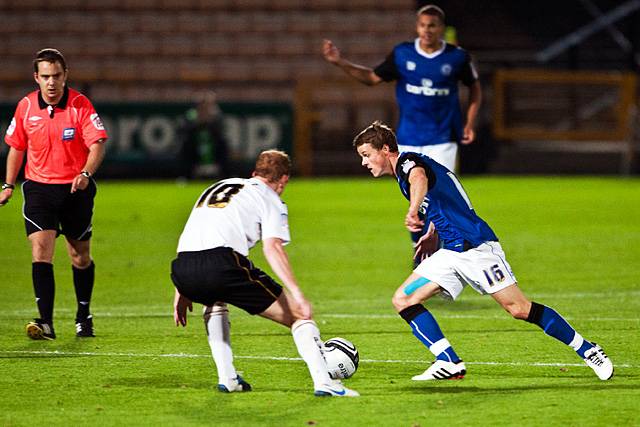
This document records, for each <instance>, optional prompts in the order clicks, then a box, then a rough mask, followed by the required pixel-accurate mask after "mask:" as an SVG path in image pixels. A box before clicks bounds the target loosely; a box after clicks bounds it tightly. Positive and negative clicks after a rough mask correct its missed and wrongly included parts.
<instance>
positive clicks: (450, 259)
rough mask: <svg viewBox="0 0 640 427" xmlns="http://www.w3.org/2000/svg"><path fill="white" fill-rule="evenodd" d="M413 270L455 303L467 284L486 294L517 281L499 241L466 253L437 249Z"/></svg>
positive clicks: (484, 244) (485, 244)
mask: <svg viewBox="0 0 640 427" xmlns="http://www.w3.org/2000/svg"><path fill="white" fill-rule="evenodd" d="M413 271H414V273H416V274H419V275H420V276H422V277H424V278H426V279H428V280H430V281H432V282H435V283H437V284H438V285H440V287H441V288H442V289H443V292H442V294H443V296H444V297H445V298H448V299H454V300H455V299H456V298H458V296H459V295H460V293H461V292H462V290H463V289H464V287H465V286H466V285H469V286H471V287H472V288H473V289H475V290H476V291H477V292H479V293H480V294H482V295H486V294H493V293H496V292H498V291H500V290H502V289H504V288H506V287H508V286H511V285H513V284H514V283H516V282H517V280H516V277H515V276H514V274H513V271H511V266H509V263H508V262H507V259H506V257H505V255H504V252H503V251H502V246H500V243H498V242H484V243H483V244H481V245H480V246H478V247H476V248H473V249H469V250H468V251H465V252H455V251H451V250H449V249H440V250H438V251H436V253H434V254H433V255H431V256H430V257H429V258H427V259H425V260H424V261H422V262H421V263H420V265H419V266H418V267H416V269H415V270H413Z"/></svg>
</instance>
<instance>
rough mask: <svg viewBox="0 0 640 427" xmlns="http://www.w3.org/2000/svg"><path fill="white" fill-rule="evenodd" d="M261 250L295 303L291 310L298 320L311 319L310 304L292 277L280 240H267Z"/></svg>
mask: <svg viewBox="0 0 640 427" xmlns="http://www.w3.org/2000/svg"><path fill="white" fill-rule="evenodd" d="M262 250H263V252H264V256H265V258H266V259H267V262H268V263H269V265H270V266H271V269H272V270H273V272H274V273H275V274H276V276H278V278H279V279H280V280H281V281H282V283H283V284H284V286H285V287H286V288H287V290H288V291H289V293H290V294H291V297H292V298H293V300H294V302H295V306H292V307H291V309H292V311H293V312H294V314H295V315H296V317H297V318H298V319H311V317H312V315H313V313H312V309H311V304H310V303H309V301H307V300H306V299H305V297H304V295H303V293H302V290H301V289H300V287H299V286H298V282H297V281H296V279H295V276H294V275H293V269H292V268H291V264H290V263H289V257H288V256H287V253H286V252H285V250H284V246H283V245H282V240H281V239H278V238H268V239H265V240H264V241H263V242H262Z"/></svg>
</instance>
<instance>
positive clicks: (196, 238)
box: [178, 178, 291, 256]
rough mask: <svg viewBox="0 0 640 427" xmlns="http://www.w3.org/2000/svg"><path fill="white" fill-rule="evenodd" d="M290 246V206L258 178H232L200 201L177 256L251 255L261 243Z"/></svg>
mask: <svg viewBox="0 0 640 427" xmlns="http://www.w3.org/2000/svg"><path fill="white" fill-rule="evenodd" d="M268 238H279V239H281V240H282V241H283V243H285V244H286V243H289V241H290V240H291V237H290V235H289V220H288V212H287V205H285V203H284V202H283V201H282V200H281V199H280V197H279V196H278V193H276V192H275V191H274V190H273V189H272V188H271V187H269V186H268V185H267V184H265V183H264V182H263V181H261V180H259V179H257V178H249V179H243V178H230V179H225V180H222V181H219V182H217V183H215V184H214V185H212V186H211V187H209V188H207V189H206V190H205V191H204V192H203V193H202V194H201V195H200V197H199V198H198V201H197V202H196V204H195V206H194V207H193V210H192V211H191V215H190V216H189V219H188V220H187V224H186V225H185V227H184V230H183V231H182V234H181V235H180V240H179V242H178V252H195V251H203V250H206V249H213V248H218V247H228V248H232V249H233V250H234V251H236V252H238V253H240V254H242V255H244V256H248V255H249V249H251V248H252V247H253V246H255V244H256V243H257V242H258V241H259V240H262V239H268Z"/></svg>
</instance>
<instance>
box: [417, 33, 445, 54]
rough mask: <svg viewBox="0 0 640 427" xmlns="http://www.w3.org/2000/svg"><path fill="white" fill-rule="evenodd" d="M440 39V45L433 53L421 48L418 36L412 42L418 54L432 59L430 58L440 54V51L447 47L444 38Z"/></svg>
mask: <svg viewBox="0 0 640 427" xmlns="http://www.w3.org/2000/svg"><path fill="white" fill-rule="evenodd" d="M440 41H441V42H442V47H441V48H440V49H438V50H436V51H435V52H433V53H427V52H425V51H424V50H422V48H421V47H420V38H417V39H416V40H415V41H414V42H413V44H414V46H415V48H416V52H418V55H422V56H424V57H425V58H429V59H432V58H435V57H436V56H438V55H440V54H441V53H442V52H444V48H445V47H447V43H446V42H445V41H444V40H440Z"/></svg>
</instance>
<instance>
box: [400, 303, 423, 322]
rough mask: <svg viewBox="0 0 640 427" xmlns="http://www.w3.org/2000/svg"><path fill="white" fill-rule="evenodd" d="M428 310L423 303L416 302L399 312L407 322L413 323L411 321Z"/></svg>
mask: <svg viewBox="0 0 640 427" xmlns="http://www.w3.org/2000/svg"><path fill="white" fill-rule="evenodd" d="M426 312H427V309H426V308H424V306H423V305H422V304H414V305H411V306H409V307H407V308H405V309H404V310H402V311H401V312H400V313H398V314H399V315H400V317H402V318H403V319H404V321H405V322H407V323H408V324H411V321H412V320H413V319H415V318H416V317H418V316H419V315H420V314H422V313H426Z"/></svg>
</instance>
